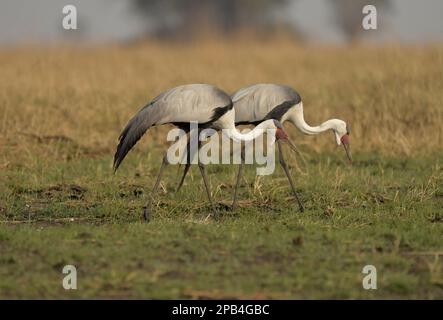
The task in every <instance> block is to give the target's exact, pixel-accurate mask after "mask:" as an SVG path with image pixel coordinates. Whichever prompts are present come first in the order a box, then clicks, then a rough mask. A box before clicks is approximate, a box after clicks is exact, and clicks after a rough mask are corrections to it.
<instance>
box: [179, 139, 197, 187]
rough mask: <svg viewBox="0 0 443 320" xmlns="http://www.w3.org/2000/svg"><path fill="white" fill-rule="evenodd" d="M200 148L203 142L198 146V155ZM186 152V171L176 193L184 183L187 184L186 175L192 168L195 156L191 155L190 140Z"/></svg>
mask: <svg viewBox="0 0 443 320" xmlns="http://www.w3.org/2000/svg"><path fill="white" fill-rule="evenodd" d="M199 134H200V131H199ZM200 147H201V142H200V141H199V142H198V145H197V151H196V152H197V154H198V152H199V150H200ZM186 150H187V156H188V161H187V163H186V165H185V170H184V171H183V176H182V178H181V180H180V182H179V184H178V187H177V191H176V192H178V191H179V190H180V188H181V187H182V186H183V182H185V178H186V175H187V174H188V171H189V168H190V167H191V159H192V158H193V157H194V155H191V139H189V140H188V143H187V144H186Z"/></svg>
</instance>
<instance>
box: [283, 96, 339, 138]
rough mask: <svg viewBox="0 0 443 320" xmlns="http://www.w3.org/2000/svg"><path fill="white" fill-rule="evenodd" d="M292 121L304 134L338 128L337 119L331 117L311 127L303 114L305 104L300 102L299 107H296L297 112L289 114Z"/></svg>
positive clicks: (313, 133)
mask: <svg viewBox="0 0 443 320" xmlns="http://www.w3.org/2000/svg"><path fill="white" fill-rule="evenodd" d="M289 119H290V120H291V122H292V123H293V124H294V125H295V126H296V127H297V128H298V129H299V130H300V131H301V132H303V133H304V134H308V135H315V134H319V133H322V132H325V131H327V130H329V129H335V128H336V121H337V119H330V120H327V121H325V122H323V123H322V124H321V125H319V126H315V127H311V126H310V125H309V124H307V123H306V121H305V119H304V116H303V104H301V103H300V105H299V108H297V109H295V112H294V113H292V114H291V115H290V116H289Z"/></svg>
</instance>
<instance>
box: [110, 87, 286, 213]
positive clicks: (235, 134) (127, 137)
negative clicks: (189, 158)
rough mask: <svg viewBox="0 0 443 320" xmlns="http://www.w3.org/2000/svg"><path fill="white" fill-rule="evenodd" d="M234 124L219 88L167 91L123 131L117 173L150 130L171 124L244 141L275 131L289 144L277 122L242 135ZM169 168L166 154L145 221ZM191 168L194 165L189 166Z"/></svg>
mask: <svg viewBox="0 0 443 320" xmlns="http://www.w3.org/2000/svg"><path fill="white" fill-rule="evenodd" d="M234 121H235V111H234V109H233V104H232V101H231V98H230V96H229V95H228V94H226V93H225V92H223V91H222V90H220V89H219V88H217V87H215V86H212V85H209V84H189V85H182V86H178V87H175V88H172V89H170V90H167V91H165V92H164V93H162V94H160V95H159V96H157V97H156V98H154V100H152V101H151V102H149V103H148V104H147V105H146V106H144V107H143V108H142V109H141V110H140V111H139V112H138V113H137V114H136V115H135V116H134V117H133V118H132V119H131V120H130V121H129V122H128V124H127V125H126V127H125V128H124V129H123V131H122V133H121V134H120V137H119V144H118V146H117V151H116V152H115V156H114V172H115V171H116V170H117V169H118V167H119V166H120V164H121V162H122V161H123V159H124V158H125V156H126V155H127V153H128V152H129V151H130V150H131V148H132V147H133V146H134V145H135V144H136V143H137V141H138V140H139V139H140V138H141V137H142V136H143V135H144V134H145V133H146V131H147V130H148V129H149V128H150V127H152V126H158V125H162V124H166V123H171V124H173V125H175V126H177V127H179V128H181V129H183V130H185V131H186V132H189V124H190V122H197V123H198V124H199V130H201V129H203V128H212V129H215V130H221V129H228V130H229V131H230V132H231V138H234V139H239V140H241V141H250V140H253V139H255V138H256V137H257V136H258V135H259V134H261V133H263V131H264V130H267V129H274V130H275V136H276V139H277V140H279V139H282V140H287V141H288V142H289V140H288V136H287V135H286V133H285V132H284V130H283V127H282V125H281V124H280V123H279V122H278V121H276V120H273V119H269V120H268V119H267V120H265V121H263V122H261V123H260V124H259V125H258V126H257V127H256V128H255V129H254V130H253V131H251V132H249V133H247V134H242V133H240V132H239V131H238V130H237V129H236V128H235V123H234ZM188 154H189V152H188ZM167 164H168V159H167V154H165V155H164V157H163V161H162V164H161V167H160V171H159V173H158V176H157V180H156V182H155V184H154V187H153V189H152V191H151V194H150V197H149V200H148V203H147V204H146V206H145V207H144V211H143V216H144V218H145V219H148V217H149V216H150V214H151V206H152V201H153V196H154V195H155V193H156V191H157V188H158V186H159V184H160V181H161V178H162V174H163V170H164V168H165V166H166V165H167ZM188 164H190V163H189V162H188ZM198 166H199V169H200V173H201V175H202V178H203V182H204V185H205V189H206V193H207V196H208V199H209V202H210V204H211V207H212V210H213V212H215V211H216V210H215V206H214V203H213V201H212V197H211V192H210V188H209V182H208V179H207V175H206V172H205V166H204V165H203V164H202V163H201V162H200V161H199V163H198Z"/></svg>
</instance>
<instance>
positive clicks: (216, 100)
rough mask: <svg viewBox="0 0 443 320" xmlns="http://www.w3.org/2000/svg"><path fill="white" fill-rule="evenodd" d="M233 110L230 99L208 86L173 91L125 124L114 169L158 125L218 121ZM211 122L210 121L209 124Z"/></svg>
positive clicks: (218, 90) (147, 106)
mask: <svg viewBox="0 0 443 320" xmlns="http://www.w3.org/2000/svg"><path fill="white" fill-rule="evenodd" d="M230 109H232V101H231V99H230V97H229V96H228V95H227V94H226V93H224V92H223V91H222V90H220V89H218V88H217V87H214V86H212V85H208V84H189V85H183V86H179V87H175V88H172V89H170V90H168V91H166V92H164V93H162V94H160V95H159V96H157V97H156V98H155V99H153V100H152V101H151V102H150V103H148V104H147V105H146V106H144V107H143V108H142V109H141V110H140V111H139V112H138V113H137V114H136V115H135V116H134V117H133V118H132V119H131V120H130V121H129V122H128V124H127V125H126V127H125V128H124V129H123V131H122V133H121V134H120V137H119V144H118V146H117V151H116V153H115V155H114V170H117V169H118V167H119V166H120V164H121V162H122V161H123V159H124V158H125V156H126V155H127V154H128V152H129V151H130V150H131V148H132V147H133V146H134V145H135V144H136V143H137V141H138V140H140V138H141V137H142V136H143V135H144V134H145V133H146V131H147V130H148V129H149V128H150V127H152V126H155V125H161V124H166V123H173V124H175V125H180V124H186V123H189V122H191V121H196V122H198V123H199V124H200V123H201V124H208V123H212V122H215V121H216V120H217V119H218V118H220V117H221V116H222V115H223V114H224V113H225V112H227V111H229V110H230ZM208 119H209V121H208Z"/></svg>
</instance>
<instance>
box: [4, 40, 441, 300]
mask: <svg viewBox="0 0 443 320" xmlns="http://www.w3.org/2000/svg"><path fill="white" fill-rule="evenodd" d="M0 70H1V74H2V77H0V298H97V297H99V298H211V299H212V298H238V299H242V298H251V299H263V298H283V299H293V298H369V299H375V298H382V299H386V298H427V299H438V298H440V299H441V298H443V270H442V268H443V267H442V265H443V188H442V185H443V170H442V164H443V163H442V159H443V129H442V125H441V124H442V123H443V107H442V101H443V90H442V89H441V88H442V87H443V77H442V75H441V70H443V48H441V47H427V48H418V47H417V48H405V47H394V46H393V47H306V48H303V47H299V46H297V45H294V44H291V43H289V42H288V41H286V40H284V39H282V40H277V41H274V42H271V43H270V42H246V41H239V42H236V41H233V42H207V43H206V42H205V43H195V44H192V45H184V44H159V43H149V44H142V45H134V46H127V47H103V48H51V49H39V48H22V49H20V48H17V49H2V50H1V51H0ZM196 82H206V83H212V84H215V85H218V86H219V87H221V88H224V89H225V90H226V91H228V92H233V91H234V90H236V89H238V88H240V87H242V86H246V85H248V84H251V83H258V82H274V83H285V84H289V85H291V86H293V87H295V88H297V90H298V91H299V92H300V93H301V95H302V98H303V101H304V107H305V118H306V120H307V122H308V123H312V124H318V123H320V122H322V121H324V120H326V119H329V118H332V117H337V118H341V119H343V120H345V121H347V122H348V123H350V125H351V127H352V135H351V144H352V150H353V156H354V165H353V166H349V165H348V164H347V163H346V161H345V155H344V152H343V150H341V149H338V148H337V147H336V146H335V145H334V143H333V137H332V134H331V133H326V134H323V135H319V136H316V137H308V136H303V135H301V134H300V133H298V132H297V131H296V130H295V129H293V128H291V127H290V125H289V124H288V125H287V127H288V131H289V134H290V136H291V137H292V140H293V141H294V142H295V143H296V144H297V146H299V148H300V149H301V151H302V154H303V156H304V158H305V161H301V159H300V158H297V157H294V156H292V155H290V153H289V152H287V153H286V154H287V157H288V158H289V163H290V169H291V172H292V175H293V177H294V179H295V182H296V186H297V189H298V191H299V192H300V194H301V197H302V199H303V201H304V203H305V206H306V209H307V210H306V212H305V213H303V214H300V213H299V212H298V210H297V205H296V203H295V202H294V201H293V200H292V198H291V193H290V190H289V188H288V185H287V182H286V177H285V176H284V173H283V171H282V170H281V169H280V168H277V170H276V172H275V173H274V174H273V175H270V176H264V177H260V178H257V177H256V176H255V170H254V168H253V166H247V167H246V170H245V177H244V179H243V180H242V184H241V189H240V192H239V197H240V199H241V200H240V203H239V208H238V210H237V211H235V212H232V211H230V210H228V209H227V205H228V204H229V203H230V201H231V195H232V186H233V183H234V181H235V173H236V169H237V167H236V166H228V165H213V166H209V167H208V172H209V175H210V181H211V187H212V191H213V195H214V198H215V199H216V201H217V207H218V211H219V214H218V215H217V216H215V217H211V218H209V219H206V217H207V215H208V213H209V212H210V207H209V205H208V203H207V200H206V195H205V191H204V188H203V184H202V181H201V179H200V176H199V172H198V169H197V168H192V169H191V172H190V175H189V178H188V180H187V181H186V182H185V185H184V187H183V188H182V190H181V191H180V192H178V193H176V192H175V187H176V184H177V179H178V170H179V169H178V167H175V166H171V167H169V168H168V170H167V171H166V173H165V177H164V180H163V183H162V185H161V188H160V191H159V194H158V196H157V197H156V202H155V214H154V215H153V217H152V219H151V220H150V221H149V222H148V223H146V222H144V221H142V219H141V208H142V207H143V205H144V204H145V202H146V200H147V195H148V191H149V190H150V188H152V185H153V183H154V180H155V177H156V174H157V171H158V169H159V166H160V162H161V155H162V153H163V152H164V150H165V149H166V148H167V145H166V139H165V134H166V132H167V130H168V129H169V128H170V127H161V128H153V129H152V130H150V131H149V133H148V135H147V136H146V137H145V138H144V139H143V141H142V142H141V143H139V145H137V147H136V148H135V150H134V151H132V152H131V153H130V154H129V155H128V157H127V159H126V160H125V161H124V163H123V164H122V167H121V169H120V170H119V171H118V172H117V174H116V175H113V174H112V168H111V164H112V156H113V153H114V151H115V146H116V142H117V137H118V135H119V133H120V131H121V129H122V127H123V126H124V125H125V123H126V122H127V120H128V119H129V117H130V116H131V115H132V114H134V113H135V112H136V111H137V110H138V109H139V108H140V107H141V106H142V105H144V104H145V103H146V102H147V101H149V100H150V99H151V98H153V97H154V96H155V95H157V94H158V93H159V92H161V91H163V90H165V89H167V88H170V87H173V86H175V85H178V84H183V83H196ZM67 264H72V265H75V266H76V267H77V270H78V290H70V291H66V290H64V289H63V288H62V279H63V277H64V275H63V274H62V268H63V266H64V265H67ZM369 264H371V265H374V266H375V267H376V268H377V274H378V289H377V290H370V291H368V290H364V289H363V288H362V279H363V277H364V274H362V269H363V267H364V266H365V265H369Z"/></svg>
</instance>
